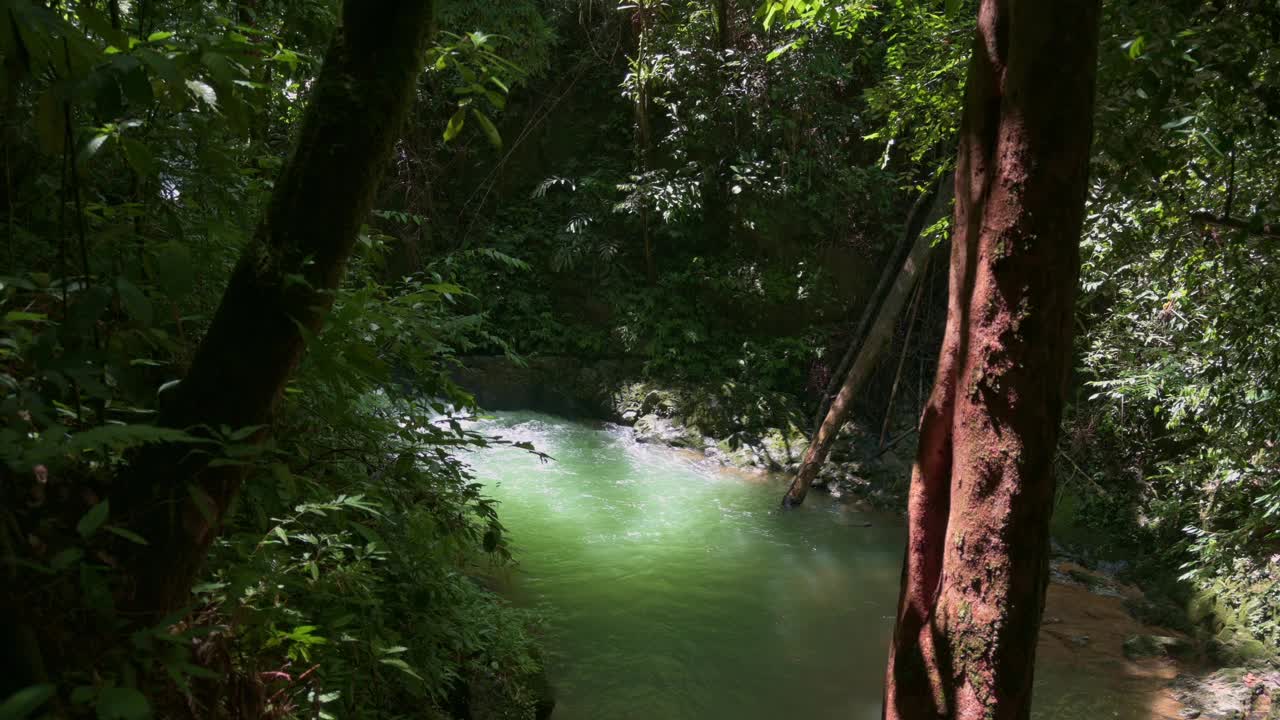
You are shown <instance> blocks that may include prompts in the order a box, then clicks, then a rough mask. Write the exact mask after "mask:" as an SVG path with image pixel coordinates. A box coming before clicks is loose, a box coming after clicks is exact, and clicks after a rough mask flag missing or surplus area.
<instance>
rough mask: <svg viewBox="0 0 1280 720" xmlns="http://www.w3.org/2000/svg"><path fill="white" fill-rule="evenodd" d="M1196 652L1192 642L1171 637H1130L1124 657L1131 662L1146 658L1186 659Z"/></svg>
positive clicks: (1125, 642)
mask: <svg viewBox="0 0 1280 720" xmlns="http://www.w3.org/2000/svg"><path fill="white" fill-rule="evenodd" d="M1193 650H1194V646H1193V645H1192V644H1191V641H1190V640H1187V639H1186V638H1180V637H1173V636H1170V635H1130V636H1129V637H1127V638H1125V641H1124V656H1125V657H1127V658H1129V659H1130V660H1137V659H1139V658H1146V657H1186V656H1187V655H1190V654H1191V653H1192V651H1193Z"/></svg>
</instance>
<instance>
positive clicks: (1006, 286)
mask: <svg viewBox="0 0 1280 720" xmlns="http://www.w3.org/2000/svg"><path fill="white" fill-rule="evenodd" d="M1098 15H1099V2H1098V0H1064V1H1063V2H1054V3H1041V2H1030V1H1029V0H982V2H981V7H980V10H979V16H978V31H977V37H976V41H975V44H974V54H973V59H972V61H971V64H970V69H969V78H968V87H967V90H966V98H965V114H964V118H963V121H962V125H961V137H960V152H959V159H958V165H957V171H956V211H955V232H954V234H953V236H952V253H951V271H950V281H951V287H950V301H949V308H948V319H947V328H946V334H945V336H944V339H943V346H942V351H941V356H940V359H939V365H938V370H937V376H936V379H935V381H934V387H933V392H932V395H931V397H930V399H929V403H928V405H927V406H926V409H925V415H924V418H923V421H922V425H921V436H920V445H919V452H918V455H917V458H916V465H915V468H914V471H913V477H912V483H911V495H910V499H909V508H908V545H907V556H906V563H905V567H904V570H903V581H902V592H901V596H900V600H899V607H898V616H897V624H896V627H895V630H894V639H893V645H892V648H891V651H890V656H889V664H888V670H887V677H886V694H885V713H884V714H885V717H886V718H888V719H889V720H899V719H903V720H919V719H921V718H974V719H978V718H982V719H984V720H1004V719H1009V720H1014V719H1023V718H1026V717H1028V715H1029V712H1030V707H1031V686H1032V669H1033V664H1034V660H1035V648H1036V640H1037V636H1038V631H1039V626H1040V616H1041V613H1042V611H1043V607H1044V594H1045V588H1046V584H1047V579H1048V562H1047V560H1048V538H1049V531H1048V528H1049V516H1050V513H1051V510H1052V503H1053V491H1054V477H1053V468H1052V458H1053V453H1054V448H1055V447H1056V442H1057V433H1058V423H1059V420H1060V416H1061V411H1062V405H1063V398H1064V395H1065V385H1066V379H1067V374H1068V368H1069V363H1070V356H1071V328H1072V311H1073V303H1074V300H1075V294H1076V284H1077V280H1078V275H1079V268H1080V257H1079V242H1080V231H1081V226H1082V223H1083V217H1084V200H1085V190H1086V182H1087V174H1088V164H1089V146H1090V142H1091V139H1092V135H1093V128H1092V116H1093V94H1094V79H1095V75H1096V64H1097V38H1098Z"/></svg>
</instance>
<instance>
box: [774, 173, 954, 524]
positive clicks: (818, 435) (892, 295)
mask: <svg viewBox="0 0 1280 720" xmlns="http://www.w3.org/2000/svg"><path fill="white" fill-rule="evenodd" d="M950 201H951V194H950V193H949V192H936V193H934V201H933V207H932V209H931V210H930V212H929V213H928V215H927V216H925V217H934V218H936V217H940V216H941V214H942V213H943V212H945V209H946V206H947V203H948V202H950ZM925 222H927V221H922V222H920V223H919V224H917V225H916V226H915V228H914V231H915V242H914V243H912V245H911V252H909V253H907V257H906V259H905V260H904V261H903V263H902V268H901V269H900V270H899V271H898V276H897V278H896V279H895V280H894V283H893V286H892V287H891V288H889V293H888V295H886V296H885V298H884V302H883V303H881V305H880V312H879V313H878V314H877V315H876V316H875V317H876V319H875V323H874V324H872V326H871V329H870V330H868V331H867V337H866V340H864V341H863V342H862V344H861V345H860V346H859V347H858V354H857V359H855V360H854V361H853V365H852V366H851V367H850V368H849V373H848V374H847V375H845V378H844V383H843V384H842V385H841V386H840V392H839V393H837V394H836V397H835V400H833V401H832V402H831V407H830V408H829V409H828V410H827V414H826V417H825V418H824V419H823V421H822V424H821V425H819V426H818V430H817V432H815V433H814V434H813V440H812V441H811V442H810V443H809V450H808V451H807V452H805V454H804V460H803V461H801V463H800V469H799V470H798V471H797V472H796V476H795V478H794V479H792V481H791V486H790V487H788V488H787V494H786V495H783V496H782V506H783V507H794V506H796V505H799V504H800V503H802V502H804V498H805V495H807V494H808V493H809V486H810V485H811V484H812V483H813V479H814V478H815V477H817V476H818V471H819V470H821V469H822V464H823V463H825V462H826V461H827V455H829V454H830V453H831V445H832V444H833V443H835V440H836V436H837V435H839V434H840V428H841V427H843V426H844V422H845V420H846V419H848V417H849V412H850V411H851V410H852V409H853V402H854V399H855V398H856V397H857V395H858V391H860V390H861V389H862V385H863V384H864V383H865V382H866V381H867V378H868V377H870V376H871V371H872V370H874V369H875V366H876V361H878V360H879V359H880V353H881V352H882V351H883V350H884V347H885V345H886V344H888V342H889V338H890V337H892V336H893V328H894V325H896V324H897V322H898V316H899V315H901V314H902V309H903V307H905V306H906V304H907V301H908V300H909V299H910V298H911V291H912V290H913V289H914V288H915V286H916V282H917V281H919V280H922V279H923V278H922V275H923V272H922V271H923V270H924V266H925V262H926V260H927V259H928V257H929V253H931V252H932V251H933V241H932V240H931V239H930V238H929V237H928V236H927V235H925V234H924V233H923V232H921V230H922V229H923V228H924V224H925Z"/></svg>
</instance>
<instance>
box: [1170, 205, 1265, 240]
mask: <svg viewBox="0 0 1280 720" xmlns="http://www.w3.org/2000/svg"><path fill="white" fill-rule="evenodd" d="M1191 219H1192V220H1195V221H1196V222H1199V223H1204V224H1205V225H1214V226H1217V227H1226V228H1232V229H1233V230H1244V231H1245V232H1247V233H1249V234H1250V235H1258V236H1259V237H1264V238H1270V239H1272V240H1280V226H1278V225H1276V224H1275V223H1263V224H1262V225H1256V224H1254V223H1252V222H1250V221H1248V220H1239V219H1237V218H1232V217H1224V216H1220V215H1214V214H1213V213H1210V212H1193V213H1191Z"/></svg>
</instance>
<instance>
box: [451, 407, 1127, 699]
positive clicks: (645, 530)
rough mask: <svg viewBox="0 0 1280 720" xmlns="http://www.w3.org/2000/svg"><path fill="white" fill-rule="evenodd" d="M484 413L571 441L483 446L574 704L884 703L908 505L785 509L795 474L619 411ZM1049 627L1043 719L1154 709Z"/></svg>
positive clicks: (482, 471)
mask: <svg viewBox="0 0 1280 720" xmlns="http://www.w3.org/2000/svg"><path fill="white" fill-rule="evenodd" d="M478 429H480V430H482V431H484V432H486V433H488V434H492V435H500V436H503V437H504V438H506V439H509V440H518V441H529V442H532V443H533V444H534V446H535V447H537V448H538V449H539V450H541V451H542V452H546V453H548V454H550V455H552V456H553V457H555V458H556V460H555V461H554V462H548V463H541V462H539V461H538V459H537V458H535V457H533V456H532V455H530V454H529V453H527V452H525V451H522V450H519V449H515V448H510V447H501V448H492V449H487V450H484V451H480V452H477V453H475V454H473V455H472V456H471V457H470V458H469V462H470V463H471V464H472V466H473V467H474V469H475V471H476V474H477V477H478V479H479V480H480V481H481V482H483V483H484V484H485V485H486V488H487V491H488V492H489V493H490V494H491V495H492V496H493V497H495V498H497V499H498V500H499V501H501V503H502V505H501V507H500V513H501V515H502V518H503V522H504V524H505V525H506V526H507V527H508V529H509V531H510V534H511V537H512V538H513V541H514V545H515V547H514V550H515V554H516V557H517V558H518V559H519V561H520V565H519V567H518V568H517V569H516V570H514V571H512V572H511V573H510V575H509V578H508V582H507V585H508V588H507V589H508V591H509V593H510V595H511V596H512V597H513V598H514V599H515V601H516V602H518V603H521V604H524V605H527V606H531V607H538V608H542V609H543V610H545V611H546V613H547V616H548V618H549V625H550V629H549V637H548V644H549V645H550V648H549V650H550V659H549V665H550V667H549V670H550V673H551V676H552V681H553V682H554V684H555V685H556V688H557V696H558V705H557V709H556V712H555V717H556V718H557V719H558V720H577V719H584V720H585V719H588V718H589V719H591V720H628V719H629V718H637V719H639V718H645V719H646V720H647V719H649V718H667V719H669V720H682V719H689V720H694V719H697V720H714V719H715V718H735V719H751V718H761V719H763V718H777V717H796V718H806V719H815V720H821V719H823V718H831V719H833V720H834V719H835V718H840V719H841V720H848V719H850V718H854V719H857V720H861V719H863V718H865V719H866V720H872V719H874V718H878V717H879V716H880V699H881V681H882V677H883V668H884V660H885V652H886V648H887V647H888V642H889V638H890V633H891V630H892V616H893V610H894V606H895V603H896V600H897V590H898V579H899V574H900V568H901V557H902V543H903V530H902V527H901V523H900V521H899V520H898V519H896V518H894V517H892V516H886V515H876V514H868V513H864V512H861V511H858V510H856V509H853V508H851V507H850V506H847V505H842V504H839V503H836V502H833V501H831V500H830V499H829V498H827V497H825V496H817V497H814V498H812V499H811V501H810V502H809V503H807V504H806V505H804V506H803V507H801V508H800V509H799V510H797V511H791V512H786V513H782V512H779V511H778V510H777V509H776V506H777V495H778V493H779V492H780V488H781V485H780V483H781V480H780V479H778V478H769V477H765V476H760V475H754V476H753V475H746V474H743V473H740V472H736V471H727V470H723V469H721V468H718V467H711V466H709V465H707V464H706V463H705V462H704V461H703V460H702V459H701V458H699V457H697V456H694V455H691V454H687V453H682V452H678V451H674V450H671V449H669V448H662V447H655V446H648V445H640V444H637V443H635V442H634V441H633V440H632V439H631V432H630V430H628V429H626V428H620V427H617V426H612V425H607V424H601V423H580V422H573V421H568V420H561V419H558V418H553V417H550V416H546V415H540V414H535V413H523V412H517V413H503V414H500V415H498V416H497V417H496V418H494V419H492V420H487V421H484V422H481V423H478ZM1054 598H1055V596H1053V595H1051V598H1050V607H1051V610H1050V613H1052V612H1054V610H1053V609H1052V608H1053V607H1054V601H1055V600H1054ZM1068 604H1069V605H1070V604H1071V602H1070V600H1069V599H1068ZM1076 604H1077V605H1078V604H1079V603H1076ZM1063 612H1064V611H1059V614H1062V613H1063ZM1047 627H1050V628H1051V627H1052V626H1047ZM1047 637H1050V639H1052V636H1047ZM1091 641H1092V640H1091ZM1045 642H1046V640H1044V639H1043V638H1042V651H1043V652H1042V655H1043V662H1042V663H1041V666H1040V667H1039V668H1038V672H1037V675H1038V677H1039V680H1038V681H1037V698H1038V701H1037V705H1038V709H1037V711H1036V712H1035V713H1034V716H1035V717H1038V718H1099V717H1106V718H1121V719H1134V720H1136V719H1137V718H1147V717H1152V715H1150V713H1149V711H1148V708H1147V707H1146V703H1145V701H1144V700H1143V698H1142V695H1141V694H1140V693H1139V694H1135V691H1136V690H1139V689H1140V683H1139V684H1133V683H1123V682H1120V683H1117V682H1115V680H1116V672H1117V667H1118V666H1116V667H1113V666H1110V665H1107V664H1105V663H1103V664H1101V665H1096V666H1095V665H1090V664H1089V663H1087V662H1086V663H1077V662H1075V661H1076V659H1078V657H1079V655H1078V654H1073V653H1071V652H1068V651H1066V650H1063V651H1059V650H1058V649H1056V648H1052V647H1049V646H1046V645H1045ZM1066 642H1068V643H1072V642H1074V641H1073V640H1072V639H1071V638H1070V637H1068V639H1067V641H1066ZM1117 650H1118V648H1117ZM1106 673H1110V675H1111V676H1110V677H1103V676H1102V675H1101V674H1106Z"/></svg>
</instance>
